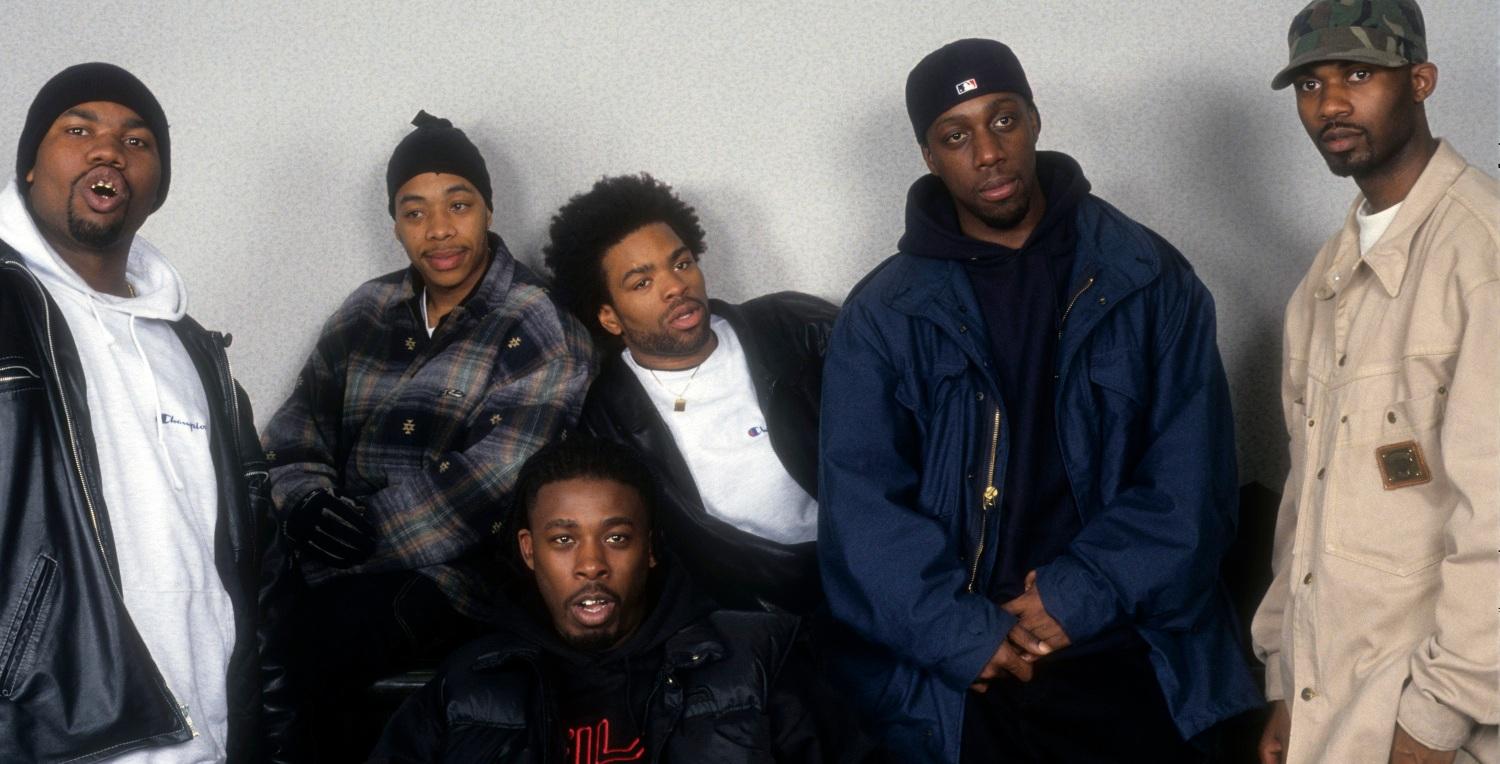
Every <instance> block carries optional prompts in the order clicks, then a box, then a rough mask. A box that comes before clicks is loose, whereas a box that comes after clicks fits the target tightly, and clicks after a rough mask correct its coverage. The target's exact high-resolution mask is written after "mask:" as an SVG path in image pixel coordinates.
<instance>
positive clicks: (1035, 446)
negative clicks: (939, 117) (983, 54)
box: [900, 151, 1090, 603]
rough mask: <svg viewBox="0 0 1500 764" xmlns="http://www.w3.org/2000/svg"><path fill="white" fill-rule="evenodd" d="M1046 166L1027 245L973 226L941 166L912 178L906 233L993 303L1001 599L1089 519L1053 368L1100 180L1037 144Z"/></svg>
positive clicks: (989, 329)
mask: <svg viewBox="0 0 1500 764" xmlns="http://www.w3.org/2000/svg"><path fill="white" fill-rule="evenodd" d="M1036 171H1037V181H1038V183H1039V184H1040V186H1041V189H1042V192H1043V194H1044V195H1045V197H1046V199H1047V208H1046V211H1045V212H1044V213H1043V215H1042V220H1041V222H1040V223H1038V224H1037V227H1036V229H1035V230H1033V231H1032V232H1031V236H1030V237H1029V238H1027V240H1026V243H1025V244H1024V245H1022V246H1021V248H1020V249H1010V248H1008V247H1002V246H1000V245H998V244H991V243H989V242H986V241H980V240H978V239H973V238H970V237H968V236H966V235H964V233H963V231H962V230H961V229H960V228H959V223H958V213H957V212H956V211H955V209H954V206H953V204H954V203H953V198H952V196H951V195H949V193H948V189H947V187H945V186H944V185H943V182H942V179H941V178H938V177H937V176H936V175H926V176H923V177H922V178H921V179H919V180H918V181H917V182H916V183H914V184H912V187H911V191H910V192H909V193H908V194H907V200H906V233H905V234H904V235H903V236H902V237H901V243H900V250H901V252H903V253H905V254H911V255H918V256H921V257H932V258H939V259H944V260H957V261H960V262H962V263H963V266H964V270H965V271H966V272H967V273H968V275H969V282H970V283H971V284H972V285H973V287H974V294H975V297H976V298H977V299H978V301H979V305H980V307H981V309H982V310H983V313H984V322H985V331H986V336H987V337H988V338H989V345H990V356H991V358H992V362H993V364H994V370H995V378H996V380H997V381H998V383H999V386H1000V397H1001V402H1002V405H1003V407H1004V409H1005V417H1006V420H1007V421H1006V428H1005V437H1007V438H1009V439H1010V449H1009V456H1008V459H1007V463H1006V469H1005V477H1004V484H1003V486H1002V487H1001V493H1000V507H999V509H1000V514H999V522H1000V529H999V530H1000V541H999V546H998V548H997V549H996V550H995V551H996V554H995V556H994V557H993V559H994V565H995V569H994V573H993V575H992V576H991V578H990V582H991V583H990V589H989V591H988V595H989V597H990V598H991V599H992V600H994V601H995V602H996V603H1003V602H1005V601H1007V600H1010V599H1012V598H1014V597H1017V596H1019V595H1020V594H1021V593H1022V592H1023V590H1024V583H1025V579H1026V574H1027V573H1028V572H1030V571H1031V570H1034V569H1035V568H1037V567H1039V566H1041V565H1044V564H1046V563H1048V562H1050V561H1051V560H1052V559H1053V558H1055V557H1057V556H1058V555H1059V554H1061V553H1062V552H1064V551H1065V550H1066V549H1067V546H1068V543H1069V542H1070V541H1072V540H1073V537H1074V536H1076V535H1077V534H1078V531H1079V530H1080V529H1081V528H1082V527H1083V526H1082V521H1081V520H1080V519H1079V516H1078V509H1077V505H1076V504H1075V503H1074V499H1073V494H1072V490H1071V489H1070V488H1069V486H1068V476H1067V473H1066V471H1065V470H1064V467H1063V460H1062V450H1061V446H1060V445H1059V443H1058V439H1057V420H1056V418H1055V417H1054V405H1053V401H1054V399H1055V398H1054V381H1055V380H1054V377H1053V375H1054V374H1055V367H1056V364H1057V359H1056V356H1057V334H1058V328H1059V326H1060V323H1061V320H1062V315H1063V311H1064V310H1066V308H1067V304H1068V300H1069V298H1070V297H1071V295H1070V294H1069V292H1068V289H1069V286H1070V285H1069V283H1068V279H1069V275H1070V274H1071V272H1072V269H1073V245H1074V241H1075V231H1074V225H1073V219H1074V210H1075V208H1076V207H1077V205H1078V201H1079V200H1080V199H1082V198H1084V197H1085V196H1086V195H1088V193H1089V189H1090V186H1089V182H1088V179H1087V178H1085V177H1084V176H1083V169H1082V168H1080V167H1079V166H1078V163H1077V162H1075V161H1074V160H1073V158H1072V157H1069V156H1067V155H1066V154H1060V153H1057V152H1051V151H1041V152H1037V155H1036Z"/></svg>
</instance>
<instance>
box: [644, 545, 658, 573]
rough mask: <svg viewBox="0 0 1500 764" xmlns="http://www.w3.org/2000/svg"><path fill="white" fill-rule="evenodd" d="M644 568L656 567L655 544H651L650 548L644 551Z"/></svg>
mask: <svg viewBox="0 0 1500 764" xmlns="http://www.w3.org/2000/svg"><path fill="white" fill-rule="evenodd" d="M646 567H648V568H654V567H656V542H655V541H653V542H651V547H650V548H649V549H647V550H646Z"/></svg>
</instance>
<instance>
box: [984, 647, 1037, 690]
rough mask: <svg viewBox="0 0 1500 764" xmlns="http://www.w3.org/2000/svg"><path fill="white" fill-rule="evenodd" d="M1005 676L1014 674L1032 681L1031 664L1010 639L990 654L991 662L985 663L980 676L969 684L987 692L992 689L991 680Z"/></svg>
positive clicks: (1025, 680) (1024, 680)
mask: <svg viewBox="0 0 1500 764" xmlns="http://www.w3.org/2000/svg"><path fill="white" fill-rule="evenodd" d="M1005 676H1013V677H1015V678H1017V679H1019V680H1021V681H1023V682H1030V681H1031V664H1030V663H1027V662H1026V661H1023V660H1021V654H1020V653H1019V652H1016V648H1015V646H1014V645H1012V644H1011V643H1010V641H1009V640H1004V641H1002V642H1001V643H1000V649H999V650H996V651H995V654H994V655H993V656H990V662H989V663H986V664H984V668H983V669H981V670H980V671H979V677H978V678H976V679H975V680H974V683H973V684H971V685H969V689H971V690H973V691H974V692H979V693H982V692H985V691H987V690H989V689H990V682H992V681H994V680H996V679H999V678H1001V677H1005Z"/></svg>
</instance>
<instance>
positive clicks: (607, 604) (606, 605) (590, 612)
mask: <svg viewBox="0 0 1500 764" xmlns="http://www.w3.org/2000/svg"><path fill="white" fill-rule="evenodd" d="M617 605H618V602H617V601H616V600H615V598H613V597H610V596H608V595H604V594H594V595H590V596H588V597H584V598H582V599H579V600H576V601H574V603H573V605H572V607H571V608H569V609H570V610H572V611H573V618H574V619H576V620H577V621H578V622H579V623H581V624H583V625H584V626H601V625H603V624H604V623H605V622H607V621H608V620H609V619H610V616H612V615H614V612H615V607H616V606H617Z"/></svg>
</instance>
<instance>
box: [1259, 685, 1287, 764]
mask: <svg viewBox="0 0 1500 764" xmlns="http://www.w3.org/2000/svg"><path fill="white" fill-rule="evenodd" d="M1291 737H1292V715H1291V714H1290V713H1288V712H1287V710H1286V701H1284V700H1273V701H1271V718H1269V719H1267V720H1266V729H1265V730H1264V731H1263V732H1261V733H1260V748H1259V751H1260V764H1281V763H1282V762H1284V761H1286V751H1287V741H1288V740H1290V739H1291Z"/></svg>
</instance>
